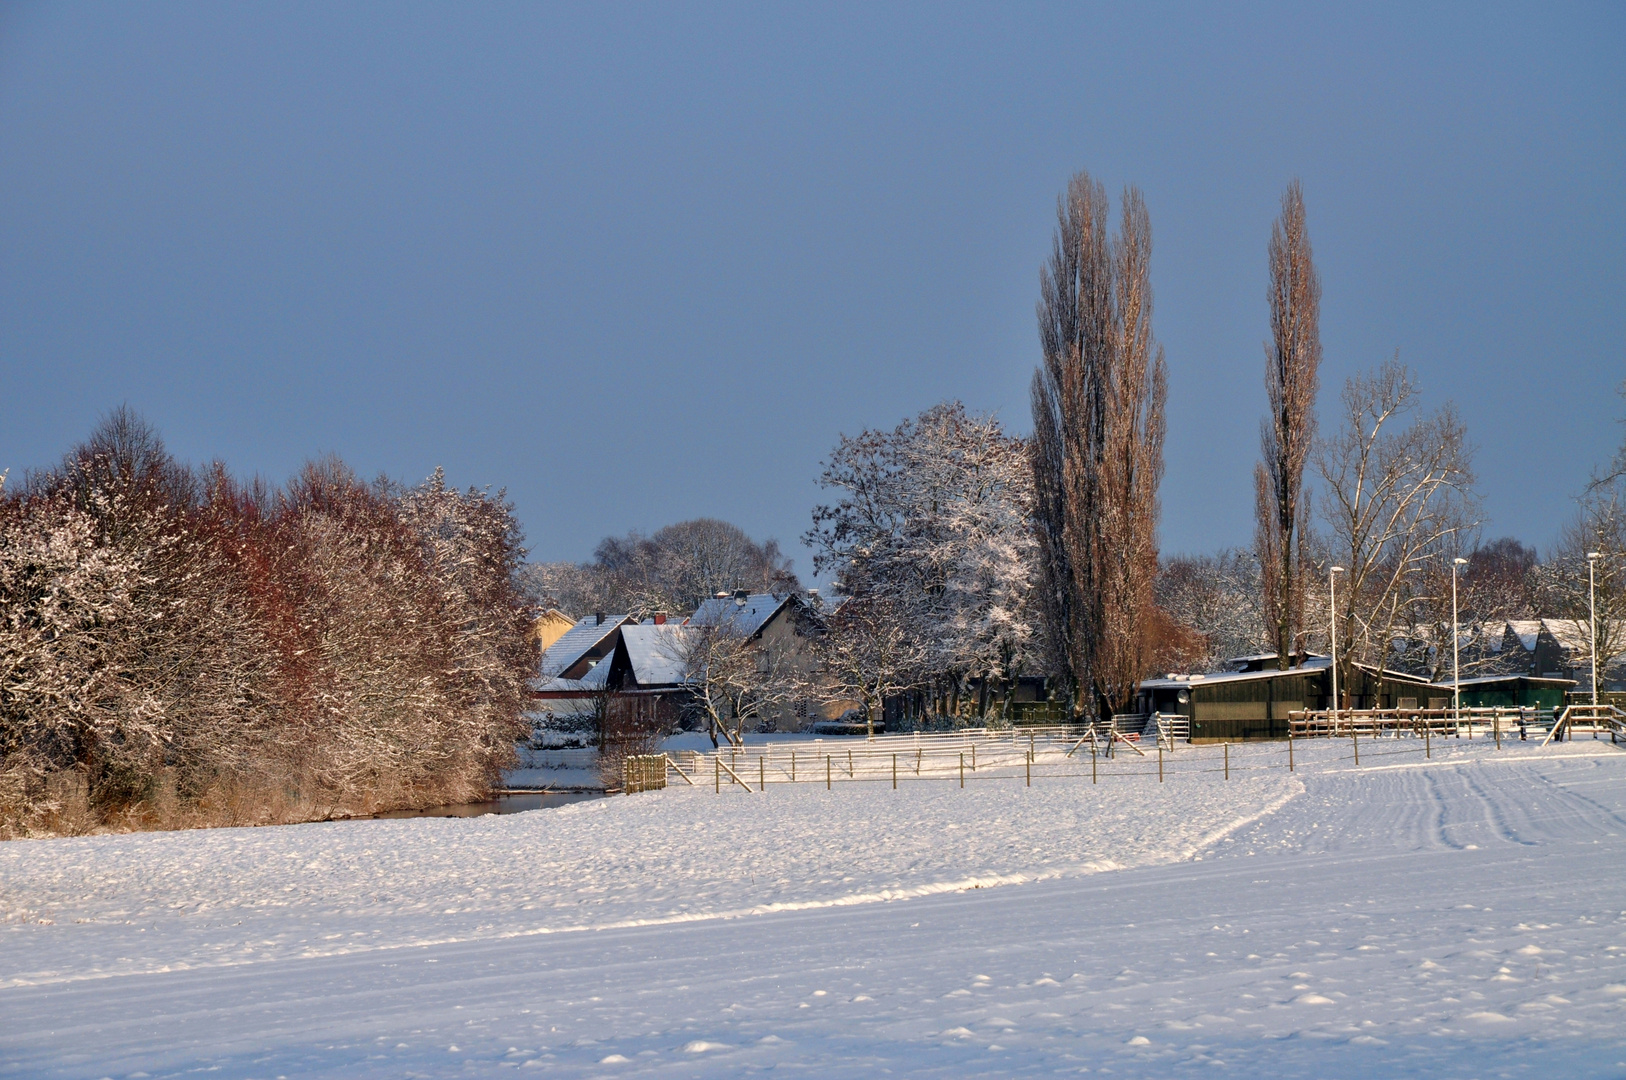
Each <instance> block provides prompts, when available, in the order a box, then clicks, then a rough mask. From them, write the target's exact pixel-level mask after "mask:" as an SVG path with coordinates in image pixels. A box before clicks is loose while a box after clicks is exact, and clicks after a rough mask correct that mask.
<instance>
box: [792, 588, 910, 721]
mask: <svg viewBox="0 0 1626 1080" xmlns="http://www.w3.org/2000/svg"><path fill="white" fill-rule="evenodd" d="M926 659H927V650H926V646H925V643H924V642H922V641H921V640H920V639H919V638H918V637H917V636H915V635H913V634H911V633H910V632H909V630H908V627H907V626H906V624H905V619H904V617H903V613H902V612H900V611H899V610H898V604H897V601H895V600H894V599H892V598H891V597H888V596H885V595H877V594H870V595H865V596H855V597H850V598H848V599H847V600H846V601H845V602H843V603H842V604H841V606H840V607H838V608H837V609H836V610H835V612H834V613H832V614H831V616H830V619H829V633H827V634H826V635H824V636H823V637H822V638H821V639H820V640H819V661H820V664H819V670H820V672H821V673H822V675H823V680H822V682H821V686H822V687H823V689H824V692H825V693H826V694H827V695H828V696H829V697H830V698H831V699H832V700H855V701H858V702H860V703H862V705H863V708H864V719H865V722H866V724H867V725H868V728H869V734H870V735H871V736H873V735H874V734H875V721H876V720H877V719H880V718H882V717H883V716H884V715H885V709H886V700H887V699H888V698H891V697H898V696H901V695H903V694H905V693H908V692H909V691H911V690H914V689H916V688H917V687H918V686H919V685H920V681H921V672H922V670H923V669H924V667H925V664H926Z"/></svg>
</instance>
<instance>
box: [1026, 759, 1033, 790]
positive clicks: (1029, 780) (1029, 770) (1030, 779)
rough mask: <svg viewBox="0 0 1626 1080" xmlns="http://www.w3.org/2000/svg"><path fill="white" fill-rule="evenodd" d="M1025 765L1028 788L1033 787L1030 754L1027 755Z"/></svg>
mask: <svg viewBox="0 0 1626 1080" xmlns="http://www.w3.org/2000/svg"><path fill="white" fill-rule="evenodd" d="M1027 765H1028V787H1032V786H1033V755H1032V754H1031V753H1029V755H1028V761H1027Z"/></svg>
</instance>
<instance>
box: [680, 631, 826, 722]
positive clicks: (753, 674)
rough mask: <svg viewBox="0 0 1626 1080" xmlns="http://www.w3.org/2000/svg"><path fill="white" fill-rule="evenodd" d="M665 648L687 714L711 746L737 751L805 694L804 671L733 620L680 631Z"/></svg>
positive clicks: (784, 653)
mask: <svg viewBox="0 0 1626 1080" xmlns="http://www.w3.org/2000/svg"><path fill="white" fill-rule="evenodd" d="M666 647H667V649H668V650H669V652H670V656H671V659H673V660H675V661H676V662H677V664H678V665H679V666H680V669H681V670H682V672H683V678H684V688H685V689H686V691H687V692H688V698H687V705H688V709H689V710H690V712H691V713H692V714H693V715H695V716H697V717H698V718H699V719H700V721H701V722H702V723H703V724H705V727H706V732H707V734H709V735H710V736H711V740H712V745H714V746H715V745H718V743H719V738H721V739H722V740H726V741H727V742H729V743H731V744H732V745H735V746H738V745H740V743H741V742H742V741H743V740H744V736H745V732H746V731H747V730H748V729H750V728H754V727H756V726H758V725H760V724H763V723H767V722H770V721H771V720H772V719H773V718H774V717H775V716H777V715H778V714H779V713H781V712H782V711H784V710H786V709H788V708H790V707H791V706H792V705H793V704H794V703H795V702H796V701H797V700H798V699H799V698H801V697H802V696H803V695H805V694H806V693H807V692H808V690H807V687H808V683H807V682H806V681H805V680H804V678H803V670H802V666H801V665H800V664H798V663H797V662H796V658H795V657H792V656H791V655H790V654H789V651H788V650H787V649H786V648H784V647H783V646H781V645H778V644H776V643H774V642H772V641H767V640H764V639H762V638H760V637H754V636H752V635H749V634H746V633H744V632H743V630H742V628H741V627H740V626H739V625H738V623H737V622H736V621H735V620H734V619H733V618H729V617H725V618H722V619H719V620H717V621H715V622H708V623H704V624H693V623H691V624H689V625H686V626H683V627H681V628H678V630H677V632H675V633H673V634H672V635H670V636H669V637H668V639H667V644H666Z"/></svg>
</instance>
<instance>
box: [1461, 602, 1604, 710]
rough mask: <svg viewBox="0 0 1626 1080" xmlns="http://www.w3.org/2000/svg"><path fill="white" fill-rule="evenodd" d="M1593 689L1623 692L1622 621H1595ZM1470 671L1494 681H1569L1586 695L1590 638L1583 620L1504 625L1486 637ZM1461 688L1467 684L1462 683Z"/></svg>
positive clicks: (1518, 621) (1517, 621) (1523, 621)
mask: <svg viewBox="0 0 1626 1080" xmlns="http://www.w3.org/2000/svg"><path fill="white" fill-rule="evenodd" d="M1599 624H1600V625H1599V628H1598V629H1599V634H1598V636H1599V638H1600V639H1601V642H1600V643H1601V649H1600V651H1601V652H1603V653H1605V654H1610V653H1613V654H1615V655H1601V656H1599V658H1598V683H1599V686H1598V689H1599V690H1601V691H1620V690H1626V619H1613V620H1607V621H1606V620H1601V619H1600V620H1599ZM1486 638H1487V641H1486V645H1485V648H1484V649H1483V650H1482V654H1481V655H1480V656H1479V657H1478V658H1476V662H1475V663H1474V665H1473V666H1474V667H1475V668H1477V669H1479V670H1483V671H1487V672H1491V673H1494V674H1499V675H1528V676H1530V677H1531V678H1535V679H1568V680H1572V681H1573V682H1574V683H1575V684H1576V685H1577V687H1578V688H1579V689H1580V690H1581V691H1583V692H1589V691H1590V690H1591V689H1592V645H1591V641H1592V633H1591V626H1590V625H1589V624H1588V622H1587V620H1585V619H1509V620H1508V621H1507V623H1506V624H1505V626H1504V629H1503V632H1502V634H1501V636H1500V637H1499V638H1498V637H1497V636H1496V635H1495V634H1487V635H1486ZM1463 681H1464V683H1466V682H1467V680H1466V679H1465V680H1463Z"/></svg>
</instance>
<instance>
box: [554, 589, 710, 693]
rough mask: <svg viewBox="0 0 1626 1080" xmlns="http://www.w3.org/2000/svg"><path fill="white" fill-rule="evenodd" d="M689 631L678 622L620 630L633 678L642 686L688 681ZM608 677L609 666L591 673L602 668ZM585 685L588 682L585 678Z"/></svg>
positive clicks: (670, 684) (600, 665) (603, 666)
mask: <svg viewBox="0 0 1626 1080" xmlns="http://www.w3.org/2000/svg"><path fill="white" fill-rule="evenodd" d="M729 602H730V603H733V601H732V600H731V601H729ZM689 633H690V631H689V630H688V628H687V627H684V626H679V625H677V624H676V623H665V624H663V625H660V626H638V625H634V626H624V627H622V628H621V647H622V648H623V649H625V650H626V653H627V662H628V663H629V664H631V665H632V677H633V679H634V681H636V682H637V684H638V685H639V686H640V687H646V686H679V685H682V684H683V682H684V681H685V674H684V669H685V667H686V666H687V665H686V663H685V660H684V656H683V647H684V642H685V639H686V638H687V637H688V636H689ZM601 668H602V669H603V670H604V674H605V676H606V677H607V676H608V675H609V668H610V665H609V664H599V665H598V666H597V667H595V668H594V669H593V670H592V671H590V672H588V676H589V677H591V676H592V675H593V674H595V673H597V672H598V671H599V670H600V669H601ZM582 681H583V682H586V681H587V679H583V680H582Z"/></svg>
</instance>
